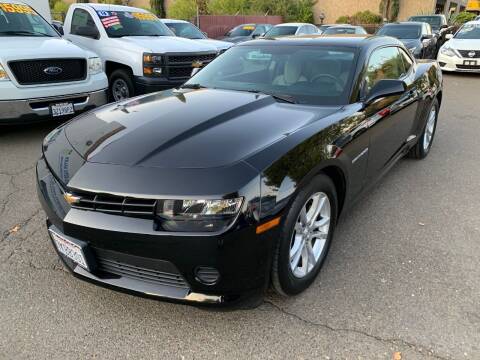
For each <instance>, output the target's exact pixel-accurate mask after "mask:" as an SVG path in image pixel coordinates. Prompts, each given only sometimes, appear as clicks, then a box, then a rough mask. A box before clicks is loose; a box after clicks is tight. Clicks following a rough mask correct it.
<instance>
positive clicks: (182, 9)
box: [167, 0, 197, 20]
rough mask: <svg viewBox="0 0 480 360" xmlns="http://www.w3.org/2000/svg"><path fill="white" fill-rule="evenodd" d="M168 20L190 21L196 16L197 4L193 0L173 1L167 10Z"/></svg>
mask: <svg viewBox="0 0 480 360" xmlns="http://www.w3.org/2000/svg"><path fill="white" fill-rule="evenodd" d="M167 15H168V17H169V18H173V19H182V20H191V19H192V18H194V17H195V16H197V2H196V1H195V0H175V1H174V2H173V3H172V4H171V5H170V6H169V8H168V11H167Z"/></svg>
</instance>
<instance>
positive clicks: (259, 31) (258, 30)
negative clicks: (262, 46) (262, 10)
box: [252, 26, 265, 35]
mask: <svg viewBox="0 0 480 360" xmlns="http://www.w3.org/2000/svg"><path fill="white" fill-rule="evenodd" d="M263 33H265V27H264V26H257V27H256V28H255V31H254V32H253V34H252V35H262V34H263Z"/></svg>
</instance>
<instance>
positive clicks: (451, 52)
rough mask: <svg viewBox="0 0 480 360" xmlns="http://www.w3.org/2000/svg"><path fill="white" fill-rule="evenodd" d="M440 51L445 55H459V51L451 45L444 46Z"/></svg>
mask: <svg viewBox="0 0 480 360" xmlns="http://www.w3.org/2000/svg"><path fill="white" fill-rule="evenodd" d="M440 53H441V54H442V55H445V56H457V53H456V52H455V50H454V49H452V48H451V47H450V46H442V48H441V49H440Z"/></svg>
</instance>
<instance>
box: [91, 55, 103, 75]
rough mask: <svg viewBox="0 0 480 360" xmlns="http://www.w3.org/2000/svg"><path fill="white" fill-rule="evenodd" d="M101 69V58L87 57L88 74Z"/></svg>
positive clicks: (98, 71) (99, 71)
mask: <svg viewBox="0 0 480 360" xmlns="http://www.w3.org/2000/svg"><path fill="white" fill-rule="evenodd" d="M102 71H103V65H102V60H100V58H98V57H93V58H90V59H88V73H89V74H90V75H95V74H99V73H101V72H102Z"/></svg>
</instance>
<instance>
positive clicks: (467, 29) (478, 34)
mask: <svg viewBox="0 0 480 360" xmlns="http://www.w3.org/2000/svg"><path fill="white" fill-rule="evenodd" d="M455 39H480V24H466V25H463V26H462V27H461V28H460V30H458V32H457V34H456V35H455Z"/></svg>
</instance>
